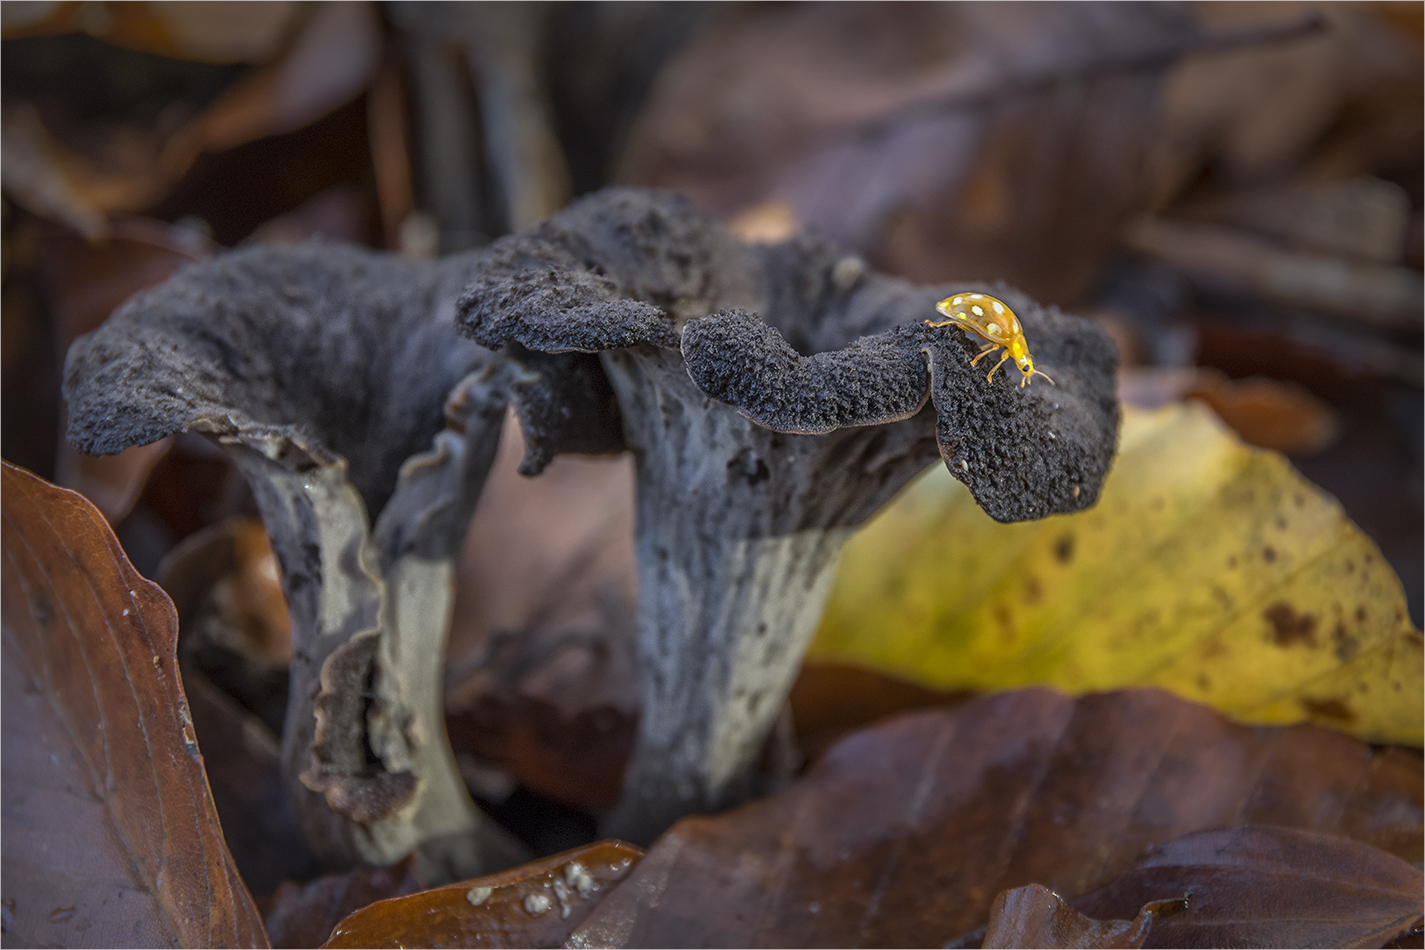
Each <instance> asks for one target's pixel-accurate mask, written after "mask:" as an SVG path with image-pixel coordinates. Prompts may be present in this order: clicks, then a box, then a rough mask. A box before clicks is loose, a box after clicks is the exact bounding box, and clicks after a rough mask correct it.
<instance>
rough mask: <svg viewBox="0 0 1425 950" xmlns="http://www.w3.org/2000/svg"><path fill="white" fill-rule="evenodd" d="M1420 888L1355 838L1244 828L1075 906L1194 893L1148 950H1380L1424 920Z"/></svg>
mask: <svg viewBox="0 0 1425 950" xmlns="http://www.w3.org/2000/svg"><path fill="white" fill-rule="evenodd" d="M1422 883H1425V882H1422V880H1421V875H1420V869H1419V868H1417V867H1415V866H1414V865H1412V864H1408V863H1407V862H1405V861H1402V860H1400V859H1399V858H1397V857H1395V856H1393V855H1390V854H1386V853H1385V852H1383V851H1380V850H1378V849H1376V848H1372V847H1369V846H1367V845H1363V844H1361V843H1360V842H1358V841H1352V840H1350V839H1349V838H1339V837H1336V836H1334V835H1323V834H1316V833H1313V832H1307V831H1298V830H1295V829H1291V828H1275V827H1266V826H1263V827H1240V828H1230V829H1226V830H1222V831H1207V832H1203V833H1201V834H1195V835H1187V836H1186V837H1183V838H1179V839H1178V840H1176V841H1173V842H1170V843H1168V844H1166V845H1164V846H1162V847H1161V848H1158V849H1156V850H1154V851H1153V852H1152V853H1151V854H1149V855H1147V856H1146V857H1144V859H1143V860H1142V861H1140V862H1138V864H1137V865H1136V866H1135V867H1134V868H1133V869H1132V870H1131V871H1129V872H1128V873H1126V874H1124V875H1123V876H1122V877H1121V878H1119V879H1118V880H1117V881H1115V882H1114V883H1113V884H1111V885H1109V886H1108V887H1106V888H1104V889H1103V890H1102V891H1099V892H1097V893H1095V894H1091V895H1088V896H1087V897H1084V898H1082V899H1080V900H1077V901H1075V902H1074V906H1075V907H1076V908H1077V909H1078V910H1080V911H1082V912H1084V913H1087V914H1090V915H1091V916H1096V917H1097V916H1114V915H1119V914H1123V913H1125V912H1126V910H1127V909H1128V908H1130V907H1132V906H1134V904H1135V902H1138V901H1140V900H1142V899H1152V898H1151V897H1149V896H1148V895H1164V894H1189V895H1190V897H1189V899H1188V907H1187V910H1186V911H1185V912H1184V913H1181V914H1177V915H1174V916H1172V917H1169V918H1168V919H1165V920H1162V921H1160V922H1158V923H1156V924H1154V926H1153V929H1152V931H1151V932H1150V933H1149V934H1148V935H1147V941H1146V942H1145V943H1144V944H1143V945H1144V946H1148V947H1229V946H1236V947H1379V946H1381V945H1383V944H1384V943H1385V942H1386V941H1388V940H1391V939H1394V938H1395V937H1398V936H1400V935H1401V934H1403V933H1405V932H1406V931H1408V930H1410V929H1411V927H1412V926H1414V925H1415V924H1416V922H1418V921H1419V920H1420V917H1421V913H1422V908H1421V896H1420V895H1421V888H1422ZM985 945H986V946H989V943H988V941H986V944H985Z"/></svg>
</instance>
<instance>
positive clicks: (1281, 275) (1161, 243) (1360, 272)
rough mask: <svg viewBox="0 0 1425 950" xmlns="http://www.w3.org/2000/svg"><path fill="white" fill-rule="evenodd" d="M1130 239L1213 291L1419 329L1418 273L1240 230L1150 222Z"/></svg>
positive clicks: (1358, 322)
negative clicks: (1295, 247) (1298, 247)
mask: <svg viewBox="0 0 1425 950" xmlns="http://www.w3.org/2000/svg"><path fill="white" fill-rule="evenodd" d="M1125 240H1126V242H1127V244H1128V246H1129V247H1131V248H1132V249H1133V250H1135V251H1138V252H1140V253H1142V254H1146V255H1148V256H1150V257H1153V258H1157V259H1159V260H1161V261H1162V262H1164V263H1165V264H1167V265H1168V266H1170V267H1172V268H1174V269H1177V270H1181V271H1182V272H1184V273H1185V274H1187V275H1189V276H1190V277H1191V278H1192V279H1194V280H1195V281H1198V282H1201V283H1202V284H1204V285H1205V286H1207V287H1210V288H1213V289H1216V290H1219V291H1229V292H1233V293H1241V294H1248V295H1251V296H1254V297H1259V298H1261V299H1264V300H1269V301H1275V302H1277V303H1282V304H1287V305H1291V306H1297V307H1308V308H1311V309H1313V310H1318V311H1321V312H1323V313H1326V314H1330V315H1332V316H1335V317H1336V318H1337V319H1338V320H1342V321H1346V322H1347V323H1348V325H1354V326H1358V327H1366V328H1370V327H1375V328H1381V329H1386V330H1401V331H1409V330H1417V331H1418V328H1419V325H1420V311H1421V308H1422V306H1425V292H1422V289H1421V281H1420V273H1419V271H1416V270H1412V269H1411V268H1408V267H1392V266H1387V265H1383V264H1376V263H1370V262H1362V261H1352V260H1346V259H1344V258H1340V257H1328V256H1326V255H1324V254H1320V253H1307V252H1302V251H1293V250H1286V249H1284V248H1282V247H1280V246H1278V245H1277V244H1274V243H1272V242H1270V241H1268V240H1265V239H1263V238H1258V237H1254V236H1253V235H1251V234H1249V233H1247V232H1246V231H1243V230H1240V229H1236V228H1228V227H1223V226H1221V225H1215V224H1200V223H1195V222H1188V221H1177V220H1174V219H1172V218H1166V217H1159V218H1144V219H1142V220H1140V221H1137V222H1135V223H1133V224H1132V225H1131V226H1129V227H1128V228H1127V230H1126V231H1125Z"/></svg>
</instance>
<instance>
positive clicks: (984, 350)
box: [970, 343, 1009, 366]
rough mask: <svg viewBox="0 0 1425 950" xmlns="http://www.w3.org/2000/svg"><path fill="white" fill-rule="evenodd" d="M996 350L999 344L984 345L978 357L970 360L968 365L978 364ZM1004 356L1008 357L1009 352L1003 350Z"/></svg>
mask: <svg viewBox="0 0 1425 950" xmlns="http://www.w3.org/2000/svg"><path fill="white" fill-rule="evenodd" d="M998 348H999V344H998V343H986V344H985V345H984V346H982V347H980V355H979V356H976V357H975V358H974V359H972V360H970V365H971V366H974V365H975V364H976V363H978V362H979V361H980V360H982V359H984V358H985V357H986V356H989V355H990V354H991V353H993V352H994V351H995V350H996V349H998ZM1004 355H1005V356H1006V357H1008V356H1009V351H1008V350H1005V353H1004Z"/></svg>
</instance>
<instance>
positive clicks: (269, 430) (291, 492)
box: [65, 244, 607, 880]
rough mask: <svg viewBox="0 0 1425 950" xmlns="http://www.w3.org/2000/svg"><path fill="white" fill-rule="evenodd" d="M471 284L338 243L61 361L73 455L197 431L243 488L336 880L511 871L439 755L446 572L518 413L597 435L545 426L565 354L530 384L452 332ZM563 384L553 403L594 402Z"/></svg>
mask: <svg viewBox="0 0 1425 950" xmlns="http://www.w3.org/2000/svg"><path fill="white" fill-rule="evenodd" d="M477 265H478V258H476V257H474V256H471V255H466V256H462V257H456V258H450V259H448V260H446V261H442V262H439V263H424V262H417V261H410V260H405V259H402V258H398V257H393V256H390V255H383V254H377V253H373V252H369V251H363V250H360V249H357V248H351V247H344V246H338V245H324V244H309V245H306V246H303V247H299V248H251V249H245V250H239V251H235V252H233V253H231V254H228V255H225V256H223V257H220V258H218V259H216V260H213V261H209V262H205V263H202V264H197V265H193V266H191V267H189V268H186V269H184V270H183V271H181V272H179V273H178V274H177V275H176V276H175V277H174V278H173V279H171V280H170V281H169V282H168V283H166V284H164V285H162V286H161V287H158V288H155V289H153V290H151V291H149V292H147V293H144V294H141V295H139V296H138V297H135V298H134V299H133V300H131V301H130V302H129V303H127V304H125V305H124V306H123V307H121V308H120V309H119V310H118V311H116V312H115V314H114V315H113V316H112V317H111V318H110V319H109V320H108V321H107V322H106V323H105V324H104V325H103V326H102V327H101V328H100V329H99V330H97V331H95V332H94V333H92V334H90V335H89V336H87V337H83V338H81V339H80V340H78V341H76V343H75V344H74V345H73V347H72V348H71V350H70V354H69V359H68V361H67V364H66V369H65V396H66V398H67V399H68V400H69V407H70V431H69V437H70V440H71V441H72V442H73V443H74V444H75V445H76V446H78V447H79V448H80V449H81V450H83V451H86V452H90V453H105V452H117V451H119V450H120V449H123V448H125V447H127V446H129V445H135V444H142V443H145V442H150V441H153V440H156V439H159V438H162V437H163V436H165V435H168V434H171V433H173V432H178V431H182V430H185V429H194V430H196V431H199V432H203V433H204V434H206V435H208V436H209V437H210V438H213V439H214V440H216V441H217V442H218V443H219V444H220V445H222V446H223V448H224V449H225V450H227V452H228V453H229V455H230V456H231V457H232V458H233V460H234V462H235V463H236V464H237V466H238V467H239V469H240V470H241V471H242V472H243V474H244V475H245V476H246V477H247V480H248V483H249V484H250V485H251V487H252V490H253V495H254V497H255V499H256V501H257V504H258V507H259V509H260V510H261V512H262V516H263V521H264V522H265V524H266V527H267V532H268V534H269V536H270V537H271V539H272V545H273V550H274V552H275V553H276V555H277V558H278V562H279V564H280V565H281V569H282V582H283V589H284V592H285V594H286V599H287V604H288V609H289V611H290V613H291V616H292V631H293V659H292V667H291V687H290V692H289V696H288V707H287V716H286V724H285V730H284V736H283V770H284V774H285V775H286V779H287V782H288V787H289V790H290V793H291V794H292V796H293V800H294V802H295V803H296V807H297V811H298V814H299V815H300V816H301V822H302V827H303V831H304V833H305V835H306V837H307V839H308V844H309V845H310V846H311V848H312V851H313V853H314V854H316V855H317V856H318V857H320V858H321V859H322V860H323V861H324V863H326V864H327V865H328V866H332V867H343V866H349V865H350V864H351V863H352V862H355V861H358V860H362V861H369V862H375V863H388V862H390V861H393V860H396V859H398V858H400V857H403V856H404V855H405V854H407V853H408V852H410V851H411V849H412V848H416V849H418V853H419V855H420V858H421V863H422V873H423V874H425V875H426V876H427V877H428V878H429V879H436V880H438V879H442V878H453V877H462V876H469V875H472V874H478V873H482V872H487V871H490V870H494V869H497V868H499V867H502V866H504V865H506V864H508V863H510V861H512V860H513V859H515V858H516V856H517V849H516V848H514V847H513V846H512V845H513V843H512V841H510V840H509V839H507V838H506V836H505V835H504V833H503V832H501V831H500V830H499V829H498V828H497V827H496V826H494V825H492V824H491V823H489V822H488V821H484V820H483V819H482V818H481V816H480V814H479V812H478V811H477V810H476V809H475V807H474V805H473V803H472V802H471V801H470V799H469V796H468V794H467V793H466V791H465V787H464V783H463V782H462V780H461V778H460V775H459V771H458V769H457V768H456V765H455V762H454V759H453V757H452V755H451V753H450V750H449V747H448V745H447V744H446V743H445V742H444V739H443V737H444V730H443V728H442V724H443V718H442V714H443V710H442V703H441V673H442V670H441V657H442V656H443V652H444V640H445V635H446V631H447V627H448V623H449V610H450V601H451V578H452V576H453V571H454V559H455V557H456V556H457V555H458V553H459V551H460V548H461V543H462V541H463V539H464V536H465V531H466V528H467V526H468V524H469V520H470V514H471V510H472V509H473V506H474V503H475V500H476V498H477V497H478V495H479V492H480V489H481V487H482V485H483V484H484V480H485V476H486V474H487V473H488V471H489V467H490V464H491V462H492V461H493V459H494V452H495V448H496V445H497V444H498V441H499V432H500V427H501V424H502V422H503V420H504V415H505V407H506V404H507V402H508V401H510V400H511V399H512V398H513V399H514V400H515V401H516V402H517V403H521V409H522V410H523V411H526V412H527V413H528V414H530V415H531V416H532V417H533V418H538V419H545V418H549V419H550V420H552V421H551V422H550V424H549V427H550V430H551V432H552V434H553V436H552V437H557V436H559V435H560V434H561V433H564V432H565V430H566V429H567V428H568V426H569V424H570V423H571V421H572V422H573V423H578V422H580V421H582V420H583V419H585V418H586V417H587V414H581V413H577V412H559V413H554V414H553V415H551V414H550V412H549V411H548V410H547V409H546V408H541V407H544V406H547V405H548V404H549V402H550V400H549V399H548V398H547V393H548V390H549V384H548V382H547V380H546V379H545V378H544V377H543V376H542V375H541V374H542V373H544V372H551V371H556V372H558V371H561V370H562V369H563V367H562V365H561V361H567V360H568V359H569V358H570V357H561V356H547V357H543V362H542V363H540V364H539V365H536V366H532V367H524V368H519V369H516V368H514V367H512V366H510V365H508V364H506V363H505V362H504V361H502V360H500V359H498V358H497V357H494V356H493V355H492V354H491V353H489V351H488V350H485V349H483V348H482V347H479V346H477V345H475V344H473V343H470V342H469V341H466V340H464V339H462V338H460V337H459V336H458V335H457V334H456V333H455V329H454V326H453V322H452V321H453V316H454V303H455V298H456V296H457V294H458V292H459V290H460V288H461V287H463V286H464V285H465V284H466V283H467V282H468V281H469V280H470V279H471V277H472V275H473V273H474V269H475V267H476V266H477ZM585 359H587V357H585ZM558 375H559V376H560V387H561V389H560V392H561V393H565V394H570V393H573V394H577V393H579V392H580V389H579V387H580V385H581V383H582V384H585V385H587V384H588V374H587V373H585V374H583V376H581V375H579V374H577V373H573V374H571V373H567V372H558ZM600 381H601V382H602V380H600ZM603 385H604V388H605V389H606V388H607V383H606V382H603ZM523 403H529V405H523ZM556 423H558V424H556ZM561 426H562V428H561ZM605 428H607V421H606V422H605ZM566 441H567V442H568V443H569V444H572V445H577V444H584V443H587V441H588V439H587V437H584V440H583V442H582V443H581V442H580V440H579V439H566Z"/></svg>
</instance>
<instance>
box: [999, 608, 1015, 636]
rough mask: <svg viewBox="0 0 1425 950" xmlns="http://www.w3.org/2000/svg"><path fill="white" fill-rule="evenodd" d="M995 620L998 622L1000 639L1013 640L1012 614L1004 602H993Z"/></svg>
mask: <svg viewBox="0 0 1425 950" xmlns="http://www.w3.org/2000/svg"><path fill="white" fill-rule="evenodd" d="M994 617H995V622H996V623H998V624H999V630H1000V639H1001V640H1004V641H1006V642H1010V641H1013V640H1014V615H1013V614H1011V613H1010V611H1009V607H1008V606H1007V605H1005V604H995V606H994Z"/></svg>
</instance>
